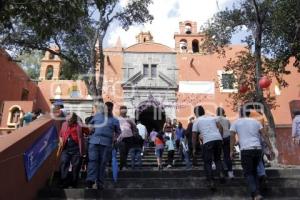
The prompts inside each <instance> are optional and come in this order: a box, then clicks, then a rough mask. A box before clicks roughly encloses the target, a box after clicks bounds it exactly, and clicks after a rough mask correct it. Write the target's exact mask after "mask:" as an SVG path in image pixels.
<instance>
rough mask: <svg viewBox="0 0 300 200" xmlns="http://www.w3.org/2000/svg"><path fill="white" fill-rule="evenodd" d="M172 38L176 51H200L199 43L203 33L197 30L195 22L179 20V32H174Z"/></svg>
mask: <svg viewBox="0 0 300 200" xmlns="http://www.w3.org/2000/svg"><path fill="white" fill-rule="evenodd" d="M174 39H175V49H176V51H177V52H178V53H202V50H201V49H200V44H201V43H202V42H203V40H204V35H203V34H202V33H200V32H198V31H197V22H192V21H184V22H179V33H178V32H177V33H175V35H174Z"/></svg>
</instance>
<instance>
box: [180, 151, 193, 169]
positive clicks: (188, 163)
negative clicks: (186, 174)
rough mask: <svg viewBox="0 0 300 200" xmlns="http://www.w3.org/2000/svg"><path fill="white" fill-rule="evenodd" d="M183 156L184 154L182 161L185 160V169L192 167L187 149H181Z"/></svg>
mask: <svg viewBox="0 0 300 200" xmlns="http://www.w3.org/2000/svg"><path fill="white" fill-rule="evenodd" d="M182 153H183V156H184V161H185V166H186V168H187V169H189V168H191V167H192V163H191V161H190V155H189V152H188V151H183V152H182Z"/></svg>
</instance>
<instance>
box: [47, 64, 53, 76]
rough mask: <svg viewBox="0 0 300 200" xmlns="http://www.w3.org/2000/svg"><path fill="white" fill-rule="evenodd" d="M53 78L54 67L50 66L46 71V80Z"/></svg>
mask: <svg viewBox="0 0 300 200" xmlns="http://www.w3.org/2000/svg"><path fill="white" fill-rule="evenodd" d="M52 77H53V66H52V65H49V66H47V69H46V80H52Z"/></svg>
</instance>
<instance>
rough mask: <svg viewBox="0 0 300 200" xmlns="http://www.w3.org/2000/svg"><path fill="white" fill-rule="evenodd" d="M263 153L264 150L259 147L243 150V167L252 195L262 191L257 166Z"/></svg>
mask: <svg viewBox="0 0 300 200" xmlns="http://www.w3.org/2000/svg"><path fill="white" fill-rule="evenodd" d="M261 155H262V151H261V150H259V149H253V150H242V151H241V161H242V167H243V171H244V175H245V177H246V179H247V183H248V187H249V190H250V192H251V196H252V197H254V196H255V195H257V194H259V193H260V191H259V183H258V176H257V166H258V164H259V162H260V161H261Z"/></svg>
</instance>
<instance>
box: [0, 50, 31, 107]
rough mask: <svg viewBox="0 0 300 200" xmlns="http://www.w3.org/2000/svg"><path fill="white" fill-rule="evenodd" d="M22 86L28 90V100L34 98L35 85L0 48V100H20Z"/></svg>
mask: <svg viewBox="0 0 300 200" xmlns="http://www.w3.org/2000/svg"><path fill="white" fill-rule="evenodd" d="M23 88H24V89H27V90H28V91H29V95H28V101H33V100H35V99H36V93H37V85H36V84H35V83H34V82H32V81H31V80H30V78H29V77H28V76H27V74H26V73H25V72H24V71H23V69H21V67H19V66H18V65H17V64H16V63H15V62H13V61H10V60H9V58H8V57H7V56H6V55H5V54H4V53H3V51H1V50H0V102H1V101H4V100H6V101H18V100H21V96H22V89H23Z"/></svg>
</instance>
